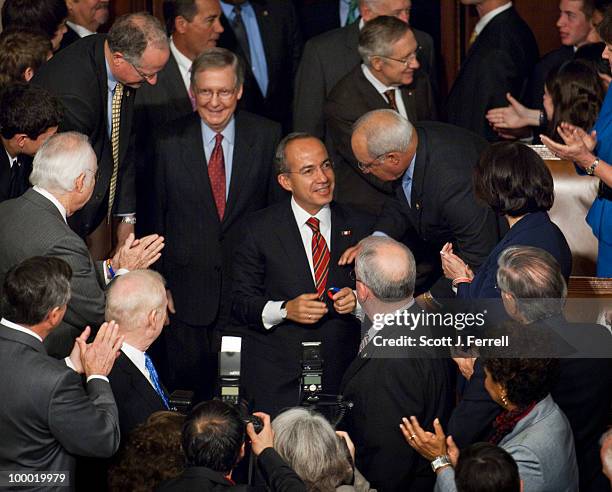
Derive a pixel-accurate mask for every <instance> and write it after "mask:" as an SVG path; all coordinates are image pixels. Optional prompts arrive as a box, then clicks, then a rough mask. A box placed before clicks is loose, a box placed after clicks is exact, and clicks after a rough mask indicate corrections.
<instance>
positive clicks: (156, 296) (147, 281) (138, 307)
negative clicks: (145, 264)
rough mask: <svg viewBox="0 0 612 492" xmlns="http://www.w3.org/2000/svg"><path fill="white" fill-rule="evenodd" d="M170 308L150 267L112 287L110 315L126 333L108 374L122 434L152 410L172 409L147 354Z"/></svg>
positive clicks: (161, 283)
mask: <svg viewBox="0 0 612 492" xmlns="http://www.w3.org/2000/svg"><path fill="white" fill-rule="evenodd" d="M166 307H167V299H166V289H165V285H164V280H163V278H162V276H161V275H160V274H159V273H157V272H154V271H152V270H135V271H133V272H129V273H126V274H125V275H121V276H120V277H118V278H117V279H115V280H114V281H113V282H112V283H111V285H110V287H109V289H108V293H107V296H106V319H109V320H114V321H116V322H117V323H118V324H119V334H120V335H122V336H123V345H122V346H121V354H120V355H119V357H118V358H117V360H116V361H115V365H114V366H113V370H112V371H111V373H110V374H109V376H108V378H109V380H110V384H111V388H112V389H113V394H114V395H115V400H116V401H117V407H118V408H119V423H120V425H121V434H122V435H123V436H126V435H128V434H129V432H131V431H132V429H134V427H136V426H137V425H138V424H141V423H143V422H144V421H145V420H147V418H148V417H149V415H151V414H152V413H154V412H157V411H159V410H167V409H168V406H169V405H168V394H167V392H166V390H165V389H164V387H163V385H162V382H161V381H160V379H159V376H158V374H157V370H156V369H155V366H154V365H153V361H152V360H151V358H150V357H149V355H148V354H147V349H148V348H149V347H150V346H151V344H152V343H153V342H154V341H155V340H156V339H157V337H158V336H159V334H160V333H161V331H162V329H163V327H164V322H165V321H166Z"/></svg>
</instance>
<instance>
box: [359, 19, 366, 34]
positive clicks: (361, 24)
mask: <svg viewBox="0 0 612 492" xmlns="http://www.w3.org/2000/svg"><path fill="white" fill-rule="evenodd" d="M363 26H365V21H364V20H363V17H359V30H360V31H361V30H362V29H363Z"/></svg>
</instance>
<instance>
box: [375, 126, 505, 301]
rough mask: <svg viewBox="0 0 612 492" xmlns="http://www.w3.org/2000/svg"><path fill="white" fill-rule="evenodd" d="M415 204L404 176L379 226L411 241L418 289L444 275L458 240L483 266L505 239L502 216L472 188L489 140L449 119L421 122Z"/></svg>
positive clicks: (459, 249)
mask: <svg viewBox="0 0 612 492" xmlns="http://www.w3.org/2000/svg"><path fill="white" fill-rule="evenodd" d="M415 129H416V131H417V135H418V144H417V150H416V160H415V163H414V166H415V168H414V174H413V179H412V190H411V206H410V205H409V204H408V202H407V201H406V197H405V195H404V191H403V189H402V186H401V179H402V178H399V179H398V180H397V181H396V182H395V183H394V186H395V196H393V197H390V198H388V199H387V200H386V202H385V205H384V208H383V211H382V212H381V215H380V217H379V219H378V223H377V225H376V226H375V230H379V231H382V232H385V233H387V234H388V235H389V236H391V237H393V238H395V239H397V240H402V239H403V241H404V242H406V244H408V245H409V246H410V247H411V249H413V252H414V253H415V257H416V260H417V287H416V289H417V293H420V292H423V291H424V290H427V289H428V288H429V287H430V286H431V285H432V284H433V283H434V282H435V281H436V280H437V279H438V278H439V277H440V274H441V270H440V253H439V252H440V248H441V247H442V246H443V245H444V243H445V242H447V241H448V242H452V243H453V246H454V249H455V252H456V253H457V254H458V255H459V256H460V257H461V258H462V259H463V260H464V261H465V262H466V263H467V264H468V265H470V266H471V267H472V268H475V267H478V266H480V265H481V264H482V263H483V262H484V261H485V259H486V258H487V256H488V255H489V253H490V252H491V250H492V249H493V248H494V247H495V245H496V244H497V242H498V241H499V239H500V231H499V224H498V220H497V217H496V216H495V214H494V213H493V211H492V210H491V209H490V208H489V207H487V206H485V205H484V204H481V203H479V202H478V201H477V200H476V198H475V197H474V192H473V189H472V168H473V167H474V166H475V165H476V162H477V161H478V159H479V157H480V153H481V151H482V150H483V149H484V148H485V146H486V142H485V141H484V140H483V139H482V138H480V137H478V136H477V135H474V134H473V133H470V132H468V131H466V130H463V129H461V128H457V127H454V126H451V125H447V124H445V123H435V122H418V123H416V124H415Z"/></svg>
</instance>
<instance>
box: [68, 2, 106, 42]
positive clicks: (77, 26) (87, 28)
mask: <svg viewBox="0 0 612 492" xmlns="http://www.w3.org/2000/svg"><path fill="white" fill-rule="evenodd" d="M109 3H110V1H109V0H66V7H67V8H68V20H66V28H67V30H66V33H65V34H64V37H63V38H62V42H61V43H60V49H63V48H65V47H66V46H69V45H71V44H72V43H74V42H75V41H78V40H79V39H81V38H84V37H85V36H91V35H92V34H96V32H98V29H99V28H100V26H101V25H102V24H106V22H107V21H108V16H109V9H108V6H109Z"/></svg>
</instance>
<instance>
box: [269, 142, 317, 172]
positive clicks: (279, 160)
mask: <svg viewBox="0 0 612 492" xmlns="http://www.w3.org/2000/svg"><path fill="white" fill-rule="evenodd" d="M307 138H314V139H317V140H319V139H318V138H317V137H314V136H312V135H311V134H310V133H306V132H293V133H290V134H289V135H286V136H285V137H284V138H283V139H282V140H281V141H280V142H279V143H278V146H277V147H276V152H275V153H274V166H275V168H276V174H283V173H288V172H289V164H288V162H287V153H286V150H287V145H289V144H290V143H291V142H293V141H294V140H304V139H307ZM321 143H322V142H321Z"/></svg>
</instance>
